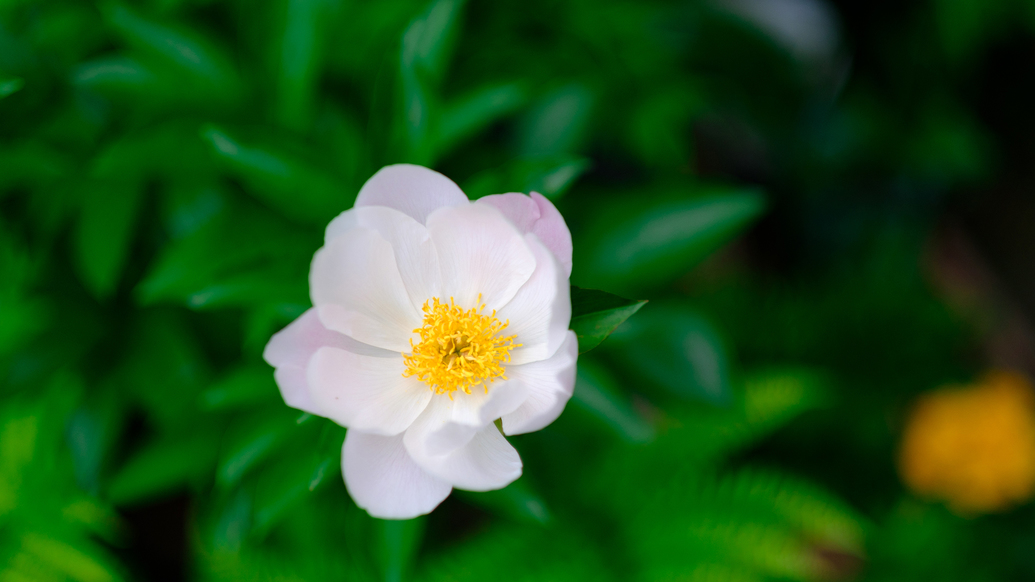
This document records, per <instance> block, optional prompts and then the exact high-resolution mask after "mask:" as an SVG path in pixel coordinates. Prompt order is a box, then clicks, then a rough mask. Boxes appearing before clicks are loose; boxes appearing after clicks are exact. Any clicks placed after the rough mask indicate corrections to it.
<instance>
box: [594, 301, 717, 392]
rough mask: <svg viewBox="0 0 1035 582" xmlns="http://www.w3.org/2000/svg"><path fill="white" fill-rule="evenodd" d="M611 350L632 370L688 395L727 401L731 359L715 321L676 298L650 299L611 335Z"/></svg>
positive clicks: (671, 389) (665, 386)
mask: <svg viewBox="0 0 1035 582" xmlns="http://www.w3.org/2000/svg"><path fill="white" fill-rule="evenodd" d="M608 347H609V348H613V349H611V350H610V353H612V354H614V357H615V358H617V359H619V360H621V361H622V362H623V363H625V365H626V366H628V367H629V368H631V369H632V370H634V371H635V373H636V375H637V376H639V377H642V378H644V379H647V380H651V381H653V382H655V383H656V384H658V385H660V386H663V387H664V388H666V389H668V390H670V391H671V392H673V393H675V394H677V395H679V396H682V397H684V398H689V399H704V400H708V401H711V402H715V403H726V402H728V401H729V399H730V385H729V374H730V372H729V361H728V359H729V358H728V355H727V353H726V347H725V345H724V342H723V341H722V338H720V336H719V333H718V331H717V330H716V329H715V327H714V326H713V325H712V324H711V323H710V322H709V321H708V320H707V319H705V318H704V317H702V316H701V315H699V314H698V313H696V312H694V311H693V310H691V309H688V308H686V307H683V306H681V305H678V304H671V305H658V304H652V305H650V306H648V307H647V309H645V310H644V311H643V312H642V313H640V314H639V315H637V316H636V317H635V318H634V319H631V320H629V321H628V322H626V323H625V324H624V325H622V326H621V327H620V328H619V329H618V330H616V331H615V333H614V334H613V335H612V336H611V339H610V341H609V342H608Z"/></svg>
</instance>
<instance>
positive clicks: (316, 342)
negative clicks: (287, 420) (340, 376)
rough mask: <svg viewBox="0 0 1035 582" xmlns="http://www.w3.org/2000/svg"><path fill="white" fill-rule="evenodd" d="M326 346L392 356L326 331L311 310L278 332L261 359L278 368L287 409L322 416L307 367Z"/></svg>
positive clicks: (275, 374) (384, 351)
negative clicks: (310, 386) (312, 389)
mask: <svg viewBox="0 0 1035 582" xmlns="http://www.w3.org/2000/svg"><path fill="white" fill-rule="evenodd" d="M324 346H330V347H335V348H339V349H343V350H347V351H350V352H354V353H358V354H366V355H370V356H377V355H380V356H382V357H383V356H389V355H392V352H388V351H386V350H381V349H378V348H375V347H373V346H368V345H366V344H362V343H360V342H358V341H356V340H354V339H352V338H350V337H349V336H347V335H342V334H340V333H338V332H336V331H331V330H329V329H327V328H326V327H324V326H323V324H322V323H320V318H319V317H318V316H317V314H316V310H315V309H309V310H307V311H306V312H305V313H303V314H302V315H301V316H299V317H298V319H296V320H294V321H292V322H291V323H290V324H288V326H287V327H285V328H284V329H282V330H280V331H279V332H277V333H275V334H274V335H273V337H272V338H270V341H269V343H267V344H266V348H265V349H264V350H263V352H262V358H263V359H264V360H266V362H267V363H268V364H269V365H271V366H273V367H275V368H276V369H277V370H276V371H275V372H274V373H273V377H274V378H275V379H276V381H277V387H279V388H280V395H281V396H282V397H283V398H284V402H285V403H286V404H287V405H288V406H290V407H292V408H297V409H299V410H304V411H305V412H308V413H310V414H316V415H320V412H319V411H318V410H317V408H316V404H315V403H314V402H313V400H312V398H311V397H310V396H309V388H308V384H307V382H306V368H307V367H308V366H309V360H310V359H311V358H312V357H313V354H315V353H316V351H317V350H319V349H320V348H322V347H324Z"/></svg>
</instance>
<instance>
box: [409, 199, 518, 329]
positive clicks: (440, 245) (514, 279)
mask: <svg viewBox="0 0 1035 582" xmlns="http://www.w3.org/2000/svg"><path fill="white" fill-rule="evenodd" d="M428 232H430V233H431V239H432V240H433V241H434V242H435V248H436V249H437V250H438V255H439V264H440V266H441V267H442V294H443V297H442V299H448V298H450V297H452V298H453V299H454V300H455V301H456V303H457V305H460V306H461V307H464V308H470V307H476V306H477V305H478V296H479V294H480V295H481V297H482V301H483V302H484V303H485V305H486V307H487V309H489V310H492V309H498V308H500V307H502V306H504V305H506V304H507V302H508V301H510V300H511V298H513V297H514V294H515V293H517V291H518V289H520V288H521V286H522V285H524V284H525V281H527V280H528V278H529V277H530V276H531V275H532V272H533V271H534V270H535V256H534V255H533V254H532V250H531V249H530V248H529V246H528V243H527V242H526V241H525V238H524V236H522V234H521V233H520V232H518V230H517V229H516V228H515V227H514V225H513V224H511V223H510V221H508V220H507V219H506V218H504V217H503V214H501V213H500V211H499V210H497V209H496V208H495V207H493V206H490V205H488V204H468V205H466V206H457V207H455V208H442V209H439V210H437V211H435V212H434V213H432V215H431V216H429V217H428Z"/></svg>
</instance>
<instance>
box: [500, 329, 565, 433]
mask: <svg viewBox="0 0 1035 582" xmlns="http://www.w3.org/2000/svg"><path fill="white" fill-rule="evenodd" d="M578 357H579V342H578V339H577V338H576V337H575V332H573V331H569V332H568V334H567V337H566V338H565V340H564V343H563V344H562V345H561V347H560V349H559V350H557V353H556V354H554V355H553V356H552V357H551V358H550V359H548V360H542V361H539V362H532V363H531V364H525V365H523V366H512V367H508V368H507V375H508V376H510V377H511V378H513V379H514V380H520V381H521V383H522V384H524V385H525V386H526V387H527V389H528V399H527V400H525V402H524V403H523V404H522V405H521V406H520V407H518V409H517V410H515V411H514V412H511V413H510V414H505V415H503V432H505V433H506V434H508V435H513V434H521V433H526V432H533V431H537V430H539V429H541V428H543V427H545V426H546V425H548V424H550V423H551V422H553V421H554V420H556V419H557V417H558V416H560V415H561V412H562V411H563V410H564V406H565V404H567V403H568V399H569V398H571V395H572V390H573V389H574V387H575V361H576V360H577V359H578Z"/></svg>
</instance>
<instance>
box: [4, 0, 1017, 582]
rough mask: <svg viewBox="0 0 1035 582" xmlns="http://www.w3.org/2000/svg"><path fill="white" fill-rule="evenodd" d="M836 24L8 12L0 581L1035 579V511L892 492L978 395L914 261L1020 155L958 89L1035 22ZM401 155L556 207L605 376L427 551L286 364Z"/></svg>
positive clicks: (594, 12) (570, 3)
mask: <svg viewBox="0 0 1035 582" xmlns="http://www.w3.org/2000/svg"><path fill="white" fill-rule="evenodd" d="M838 9H843V10H844V16H845V18H846V19H848V18H864V17H865V16H866V14H867V12H866V10H864V9H861V8H859V6H857V5H856V4H852V3H849V2H841V3H839V5H838V6H837V7H835V6H833V5H829V4H826V3H823V2H822V1H821V0H783V1H781V2H775V1H774V2H772V3H766V2H755V1H748V0H743V1H735V0H728V1H716V2H697V1H694V0H687V1H685V2H661V1H653V0H651V1H646V2H642V1H632V0H628V1H626V0H606V1H600V0H598V1H591V0H567V1H565V2H559V3H555V2H544V1H541V0H525V1H523V2H476V1H474V0H471V1H470V2H463V1H462V0H433V1H431V2H428V1H427V0H378V1H377V2H352V1H348V0H272V1H270V2H262V3H250V2H244V1H241V0H138V1H134V2H130V1H128V0H123V1H118V0H110V1H109V0H104V1H100V2H78V1H74V0H67V1H63V0H43V1H37V0H0V580H2V581H4V582H11V581H21V580H76V581H81V582H93V581H98V582H100V581H108V580H124V579H160V580H179V579H185V578H190V579H199V580H213V581H215V580H331V579H341V580H387V581H396V580H411V579H412V580H456V581H459V580H485V579H493V580H557V581H562V580H587V579H594V580H659V581H660V580H691V581H702V582H704V581H709V582H710V581H716V582H717V581H725V580H731V581H762V580H801V581H814V580H848V579H860V580H882V581H891V580H916V579H921V578H930V579H937V580H940V581H944V582H951V581H953V580H967V581H972V580H1013V579H1030V578H1031V577H1032V576H1035V560H1033V559H1032V557H1031V556H1032V554H1031V552H1029V551H1026V550H1025V548H1027V547H1028V546H1029V545H1030V543H1031V542H1032V541H1033V539H1035V538H1033V536H1035V530H1033V529H1032V525H1031V523H1033V522H1032V519H1031V517H1032V516H1031V509H1030V508H1022V509H1021V510H1018V511H1017V512H1015V513H1013V514H1010V515H1004V516H997V517H989V518H984V519H979V520H965V519H962V518H959V517H956V516H953V515H951V514H949V513H947V512H946V511H945V510H943V509H941V508H939V507H937V506H934V505H931V504H925V503H923V502H920V501H916V500H913V499H911V498H910V497H909V495H908V494H907V493H905V492H904V491H903V490H902V488H901V486H900V485H899V483H898V481H897V479H896V477H895V475H894V472H893V457H894V449H895V439H896V434H897V422H898V419H899V418H900V417H901V413H902V410H903V408H904V406H905V403H906V402H907V401H908V399H909V397H910V396H912V395H914V394H916V393H917V392H919V391H921V390H924V389H927V388H931V387H933V386H936V385H938V384H939V383H942V382H945V381H951V380H959V379H965V378H967V377H968V376H969V375H971V374H973V373H974V372H975V371H976V370H977V369H979V368H980V367H981V366H982V365H983V361H982V359H981V357H980V356H979V355H977V354H978V352H979V347H978V346H979V343H980V341H981V337H980V334H979V333H978V330H975V329H974V328H973V327H972V326H970V324H968V322H966V321H965V320H964V319H963V318H962V317H961V316H960V315H959V314H957V313H955V312H953V311H951V310H950V309H949V308H947V307H946V306H945V305H944V304H943V303H942V302H941V301H939V300H938V299H937V298H936V297H935V296H934V295H933V294H932V292H931V289H930V287H929V285H928V284H927V282H926V281H925V280H924V278H923V274H922V272H921V268H920V263H921V258H922V257H923V256H924V249H925V245H928V244H929V240H930V233H931V232H932V229H933V228H934V226H935V225H936V222H937V220H938V218H939V216H940V215H941V213H942V212H943V211H944V208H945V205H946V204H947V202H946V201H947V200H949V198H950V195H952V194H953V193H954V192H958V191H959V189H960V188H968V187H970V188H973V187H976V186H975V185H982V184H987V183H988V182H990V181H991V180H993V178H994V177H995V176H996V172H998V171H999V170H1000V168H1001V165H1002V164H1003V163H1005V162H1004V159H1005V157H1006V156H1004V155H1003V152H1002V151H1001V148H1002V147H1003V146H1002V144H1000V142H998V141H997V140H996V137H995V136H993V135H992V133H991V132H990V131H989V130H988V129H987V128H986V127H985V126H984V125H983V123H982V121H981V120H980V119H979V118H978V116H977V115H975V113H974V112H973V107H972V104H971V103H970V102H969V101H967V98H966V96H967V93H966V91H965V89H966V88H968V87H970V86H972V85H973V84H974V79H975V76H976V75H977V74H978V72H979V71H980V64H981V63H982V62H984V60H983V59H986V58H987V55H988V54H989V51H991V50H992V49H993V48H994V47H995V45H996V43H997V42H1000V41H1001V39H1003V38H1007V37H1010V35H1014V36H1019V37H1020V38H1023V39H1027V41H1028V42H1030V40H1031V38H1032V34H1033V33H1032V31H1033V30H1035V3H1033V2H1030V1H1028V0H1003V1H999V2H984V1H980V0H930V1H923V2H914V3H905V4H902V5H901V6H900V5H898V4H896V5H895V8H894V10H892V8H891V7H890V5H889V3H883V4H880V6H876V7H874V8H872V11H873V12H872V13H873V14H880V18H879V20H880V22H886V23H889V24H887V25H884V24H882V25H880V26H877V25H873V24H872V22H870V21H866V24H865V25H862V24H860V25H859V26H854V24H855V23H854V22H853V23H848V22H844V21H842V20H840V19H839V18H838ZM788 23H790V24H788ZM847 24H853V26H847ZM867 26H868V27H869V28H867ZM850 30H851V31H856V33H857V34H858V36H856V37H854V38H853V37H852V36H851V35H849V33H848V31H850ZM858 31H862V32H861V33H859V32H858ZM865 34H869V35H870V36H865ZM853 43H854V44H853ZM856 51H857V52H858V54H857V55H856ZM853 59H854V60H853ZM1018 74H1021V73H1018ZM1026 105H1027V104H1026V103H1025V106H1026ZM1023 127H1026V126H1023ZM395 162H412V163H419V164H424V165H428V166H432V167H435V168H436V169H439V170H440V171H442V172H444V173H445V174H446V175H448V176H450V177H451V178H453V179H454V180H456V181H457V182H458V183H459V184H460V185H461V186H462V187H463V188H464V189H465V191H466V192H467V193H468V194H469V195H470V196H471V197H472V198H475V197H479V196H482V195H487V194H493V193H499V192H508V191H517V192H528V191H531V190H535V191H538V192H541V193H543V194H544V195H546V196H547V197H549V198H551V199H552V200H553V201H554V202H555V203H556V204H557V206H558V207H559V208H560V209H561V211H562V213H563V214H564V215H565V217H566V219H567V221H568V222H569V224H570V226H571V228H572V231H573V236H574V244H575V261H574V265H575V266H574V271H573V276H572V281H573V283H574V284H575V285H577V286H579V287H578V288H576V289H573V303H574V309H575V314H574V315H575V317H574V318H573V321H572V327H573V329H575V330H576V331H577V333H578V334H579V336H580V348H581V349H582V351H583V352H588V351H589V350H590V349H592V348H596V349H594V350H593V351H592V352H589V353H584V354H583V355H582V356H581V357H580V363H579V374H578V382H577V385H576V389H575V395H574V397H573V399H572V401H571V403H570V405H569V406H568V409H567V411H566V412H565V414H564V415H563V416H562V417H561V419H560V420H559V421H557V422H556V423H555V424H554V425H551V426H550V427H548V428H546V429H545V430H543V431H541V432H538V433H534V434H530V435H526V436H520V437H517V438H514V439H512V442H513V443H514V444H515V446H516V447H517V448H518V449H519V450H520V452H521V455H522V458H523V460H524V463H525V471H524V476H523V477H522V478H521V479H520V480H519V481H517V482H515V483H514V484H513V485H511V486H509V487H507V488H506V489H503V490H501V491H496V492H489V493H465V492H457V493H455V494H454V495H453V496H452V497H451V498H450V499H449V500H447V501H446V502H445V503H444V504H443V505H442V506H441V507H440V508H439V509H438V510H437V511H436V512H435V513H433V514H432V515H430V516H428V517H424V518H420V519H417V520H412V521H407V522H383V521H378V520H374V519H371V518H370V517H369V516H367V515H366V514H365V513H364V512H362V511H361V510H359V509H357V508H356V507H355V505H354V504H353V503H352V501H351V500H350V499H349V498H348V496H347V494H346V492H345V490H344V487H343V484H342V482H341V477H340V448H341V443H342V440H343V437H344V429H342V428H341V427H338V426H336V425H334V424H333V423H332V422H330V421H327V420H325V419H321V418H315V417H312V416H310V415H307V414H302V413H299V412H298V411H295V410H292V409H289V408H287V407H285V406H284V405H283V402H282V401H281V400H280V397H279V394H278V392H277V388H276V385H275V384H274V382H273V377H272V370H271V369H270V368H269V367H268V366H266V364H264V363H263V362H262V360H261V357H260V354H261V350H262V348H263V346H264V345H265V342H266V341H267V340H268V338H269V337H270V335H271V334H272V333H274V332H275V331H277V330H278V329H280V328H281V327H283V326H284V325H286V324H287V323H288V322H289V321H291V320H292V319H293V318H295V317H297V316H298V315H300V314H301V313H302V312H303V311H304V310H305V309H306V308H307V307H308V305H309V298H308V288H307V283H308V279H307V273H308V268H309V263H310V261H311V259H312V255H313V252H314V251H315V250H316V249H317V248H318V247H319V246H320V244H321V240H322V230H323V227H324V226H325V225H326V223H327V222H328V221H329V220H330V219H331V218H332V217H334V216H335V215H336V214H337V213H339V212H341V211H342V210H344V209H347V208H349V207H350V206H351V205H352V203H353V201H354V198H355V195H356V193H357V191H358V189H359V187H360V185H361V184H362V183H363V181H364V180H365V179H366V178H368V177H369V176H370V175H372V174H373V173H374V172H375V171H376V170H377V169H378V168H380V167H382V166H383V165H385V164H389V163H395ZM593 289H603V290H606V291H607V293H605V292H602V291H592V290H593ZM611 293H614V294H617V296H616V295H611ZM619 296H621V297H619ZM622 297H628V298H631V299H623V298H622ZM642 300H650V302H649V303H646V304H645V303H644V301H642ZM626 320H628V321H626ZM623 322H624V323H623ZM616 328H617V329H616ZM612 331H614V332H615V333H614V335H613V336H612V337H610V339H607V340H606V341H604V338H605V337H607V336H608V334H610V333H611V332H612ZM601 342H602V343H601ZM598 345H599V347H597V346H598Z"/></svg>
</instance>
